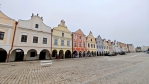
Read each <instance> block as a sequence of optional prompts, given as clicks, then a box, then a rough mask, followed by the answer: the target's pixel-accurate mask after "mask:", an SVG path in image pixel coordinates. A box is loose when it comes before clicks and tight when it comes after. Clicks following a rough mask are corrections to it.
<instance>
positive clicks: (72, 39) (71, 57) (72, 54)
mask: <svg viewBox="0 0 149 84" xmlns="http://www.w3.org/2000/svg"><path fill="white" fill-rule="evenodd" d="M71 37H72V55H71V58H73V32H72V34H71Z"/></svg>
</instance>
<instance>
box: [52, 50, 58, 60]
mask: <svg viewBox="0 0 149 84" xmlns="http://www.w3.org/2000/svg"><path fill="white" fill-rule="evenodd" d="M52 58H56V59H57V50H53V51H52Z"/></svg>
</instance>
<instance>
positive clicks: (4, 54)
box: [0, 48, 7, 62]
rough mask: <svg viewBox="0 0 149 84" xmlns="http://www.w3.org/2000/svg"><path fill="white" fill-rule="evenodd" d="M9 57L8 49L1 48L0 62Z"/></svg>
mask: <svg viewBox="0 0 149 84" xmlns="http://www.w3.org/2000/svg"><path fill="white" fill-rule="evenodd" d="M6 58H7V52H6V50H4V49H2V48H0V62H5V61H6Z"/></svg>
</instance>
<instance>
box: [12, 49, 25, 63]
mask: <svg viewBox="0 0 149 84" xmlns="http://www.w3.org/2000/svg"><path fill="white" fill-rule="evenodd" d="M23 59H24V51H23V50H22V49H15V50H13V51H12V52H11V55H10V61H23Z"/></svg>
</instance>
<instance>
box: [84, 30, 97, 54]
mask: <svg viewBox="0 0 149 84" xmlns="http://www.w3.org/2000/svg"><path fill="white" fill-rule="evenodd" d="M86 45H87V56H96V40H95V37H94V36H93V34H92V32H91V31H90V33H89V35H88V36H87V37H86Z"/></svg>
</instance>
